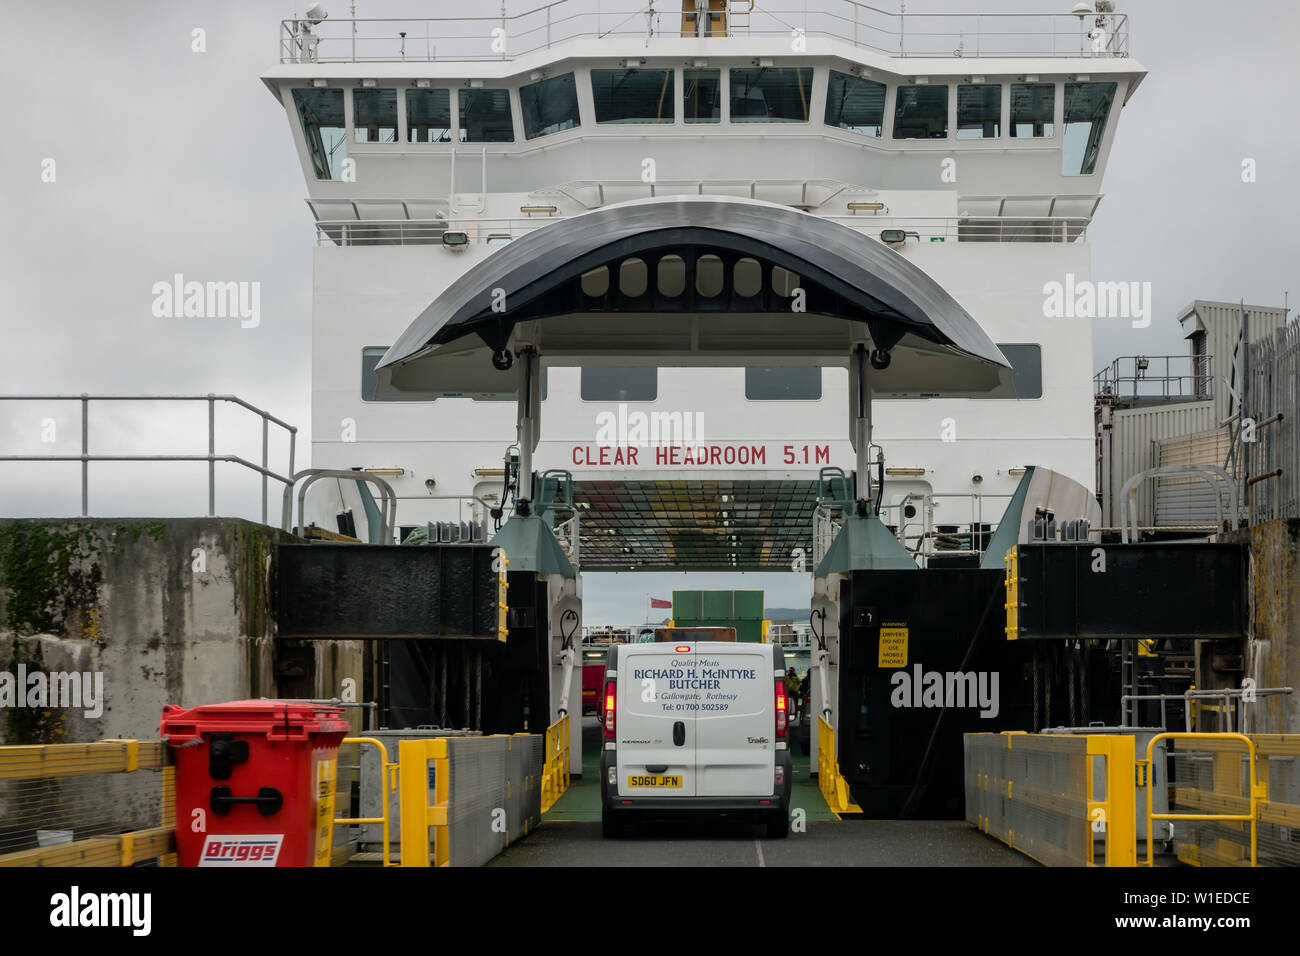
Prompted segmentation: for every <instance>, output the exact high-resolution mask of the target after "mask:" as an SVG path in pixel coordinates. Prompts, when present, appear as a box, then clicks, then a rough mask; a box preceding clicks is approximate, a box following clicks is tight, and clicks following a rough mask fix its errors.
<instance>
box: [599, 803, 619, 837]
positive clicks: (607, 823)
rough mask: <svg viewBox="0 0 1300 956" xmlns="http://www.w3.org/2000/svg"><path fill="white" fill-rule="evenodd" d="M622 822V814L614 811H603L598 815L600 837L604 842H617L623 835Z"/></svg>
mask: <svg viewBox="0 0 1300 956" xmlns="http://www.w3.org/2000/svg"><path fill="white" fill-rule="evenodd" d="M623 827H624V821H623V816H622V814H620V813H618V812H617V811H615V810H605V811H604V812H603V813H601V815H600V835H601V836H602V837H604V838H605V839H606V840H617V839H618V838H619V837H621V836H622V835H623Z"/></svg>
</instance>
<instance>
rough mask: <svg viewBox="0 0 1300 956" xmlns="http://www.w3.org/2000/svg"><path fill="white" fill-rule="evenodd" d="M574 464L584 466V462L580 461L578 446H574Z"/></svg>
mask: <svg viewBox="0 0 1300 956" xmlns="http://www.w3.org/2000/svg"><path fill="white" fill-rule="evenodd" d="M573 463H574V464H575V465H581V464H582V462H581V461H579V460H578V446H577V445H574V446H573Z"/></svg>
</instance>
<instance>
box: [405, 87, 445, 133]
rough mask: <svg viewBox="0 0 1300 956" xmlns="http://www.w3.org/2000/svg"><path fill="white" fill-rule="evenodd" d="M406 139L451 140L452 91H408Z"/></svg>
mask: <svg viewBox="0 0 1300 956" xmlns="http://www.w3.org/2000/svg"><path fill="white" fill-rule="evenodd" d="M406 140H407V142H410V143H450V142H451V91H450V90H407V91H406Z"/></svg>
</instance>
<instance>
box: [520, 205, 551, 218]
mask: <svg viewBox="0 0 1300 956" xmlns="http://www.w3.org/2000/svg"><path fill="white" fill-rule="evenodd" d="M519 211H520V212H522V213H523V214H524V215H525V216H532V215H534V214H536V215H539V216H541V215H546V216H553V215H555V213H556V212H558V211H559V207H557V206H520V207H519Z"/></svg>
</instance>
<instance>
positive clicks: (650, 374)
mask: <svg viewBox="0 0 1300 956" xmlns="http://www.w3.org/2000/svg"><path fill="white" fill-rule="evenodd" d="M578 391H579V394H580V395H581V397H582V400H583V401H584V402H653V401H654V400H655V399H656V398H658V397H659V369H657V368H602V367H594V366H593V367H591V368H583V370H582V377H581V384H580V385H579V388H578Z"/></svg>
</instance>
